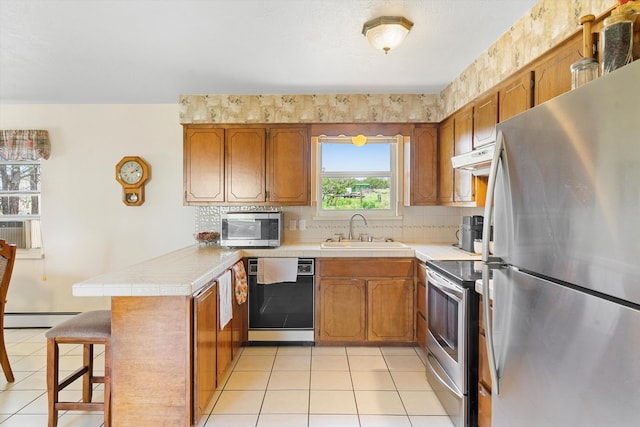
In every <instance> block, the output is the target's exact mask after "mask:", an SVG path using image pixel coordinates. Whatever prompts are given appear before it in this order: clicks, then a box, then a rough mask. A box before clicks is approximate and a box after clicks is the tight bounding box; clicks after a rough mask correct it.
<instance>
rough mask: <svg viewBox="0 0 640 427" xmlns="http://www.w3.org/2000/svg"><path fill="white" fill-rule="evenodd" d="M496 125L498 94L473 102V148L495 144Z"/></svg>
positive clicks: (494, 93)
mask: <svg viewBox="0 0 640 427" xmlns="http://www.w3.org/2000/svg"><path fill="white" fill-rule="evenodd" d="M497 123H498V92H493V93H491V94H490V95H487V96H485V97H483V98H481V99H479V100H478V101H476V102H475V104H474V107H473V148H477V147H479V146H481V145H485V144H489V143H491V142H495V140H496V124H497Z"/></svg>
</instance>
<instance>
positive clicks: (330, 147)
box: [321, 143, 391, 172]
mask: <svg viewBox="0 0 640 427" xmlns="http://www.w3.org/2000/svg"><path fill="white" fill-rule="evenodd" d="M321 170H322V172H347V171H352V172H367V171H378V172H383V171H385V172H388V171H390V170H391V145H390V144H365V145H363V146H361V147H356V146H355V145H353V144H331V143H323V144H322V167H321Z"/></svg>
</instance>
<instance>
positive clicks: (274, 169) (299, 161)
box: [267, 127, 311, 205]
mask: <svg viewBox="0 0 640 427" xmlns="http://www.w3.org/2000/svg"><path fill="white" fill-rule="evenodd" d="M267 155H268V162H267V170H268V179H267V186H268V189H269V192H268V195H267V196H268V200H269V201H270V202H273V203H279V204H283V205H308V204H309V200H310V193H311V188H310V179H309V169H310V168H309V164H310V157H309V133H308V131H307V128H306V127H295V128H271V129H270V130H269V145H268V154H267Z"/></svg>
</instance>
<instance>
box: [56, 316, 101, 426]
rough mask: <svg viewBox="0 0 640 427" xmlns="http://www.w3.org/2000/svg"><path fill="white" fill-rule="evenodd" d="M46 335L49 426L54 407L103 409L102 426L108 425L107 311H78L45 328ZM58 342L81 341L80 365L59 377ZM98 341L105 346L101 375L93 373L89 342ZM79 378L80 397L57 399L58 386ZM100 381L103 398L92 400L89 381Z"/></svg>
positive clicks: (64, 408) (62, 386)
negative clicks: (55, 324)
mask: <svg viewBox="0 0 640 427" xmlns="http://www.w3.org/2000/svg"><path fill="white" fill-rule="evenodd" d="M45 336H46V337H47V395H48V397H49V399H48V400H49V427H56V426H57V425H58V411H60V410H72V411H73V410H78V411H103V412H104V426H105V427H109V426H110V425H111V344H110V341H111V311H110V310H96V311H87V312H85V313H81V314H78V315H77V316H74V317H72V318H71V319H69V320H67V321H65V322H62V323H60V324H59V325H57V326H54V327H53V328H51V329H49V330H48V331H47V332H46V333H45ZM59 344H82V345H83V364H82V367H81V368H79V369H77V370H76V371H75V372H73V373H72V374H70V375H69V376H67V377H66V378H65V379H63V380H62V381H60V378H59V373H60V372H59V362H60V350H59V347H58V345H59ZM95 344H102V345H104V348H105V356H104V362H105V363H104V375H103V376H96V375H94V373H93V346H94V345H95ZM79 378H82V401H81V402H78V401H76V402H61V401H60V399H59V393H60V391H61V390H62V389H64V388H65V387H67V386H68V385H70V384H72V383H73V382H74V381H76V380H77V379H79ZM96 383H103V384H104V401H103V402H93V401H92V399H93V385H94V384H96Z"/></svg>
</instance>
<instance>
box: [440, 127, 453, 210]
mask: <svg viewBox="0 0 640 427" xmlns="http://www.w3.org/2000/svg"><path fill="white" fill-rule="evenodd" d="M453 128H454V119H453V118H449V119H446V120H445V121H443V122H442V124H441V125H440V147H439V148H440V149H439V155H438V167H439V175H440V182H439V184H438V201H439V203H440V204H444V205H447V204H451V203H453V166H451V157H453V153H454V134H453Z"/></svg>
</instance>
